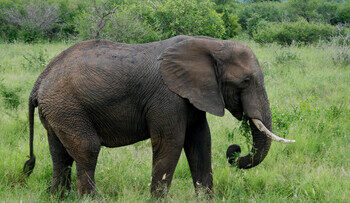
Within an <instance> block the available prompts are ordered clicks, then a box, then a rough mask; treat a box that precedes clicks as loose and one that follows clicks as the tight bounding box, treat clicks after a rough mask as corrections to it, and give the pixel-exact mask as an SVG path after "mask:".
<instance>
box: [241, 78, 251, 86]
mask: <svg viewBox="0 0 350 203" xmlns="http://www.w3.org/2000/svg"><path fill="white" fill-rule="evenodd" d="M249 83H250V78H249V77H246V78H245V79H244V80H243V81H242V84H243V85H248V84H249Z"/></svg>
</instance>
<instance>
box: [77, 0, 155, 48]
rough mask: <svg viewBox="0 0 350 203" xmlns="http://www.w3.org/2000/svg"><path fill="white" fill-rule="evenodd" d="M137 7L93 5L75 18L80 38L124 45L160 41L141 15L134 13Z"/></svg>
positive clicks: (132, 5)
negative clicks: (99, 39) (109, 41)
mask: <svg viewBox="0 0 350 203" xmlns="http://www.w3.org/2000/svg"><path fill="white" fill-rule="evenodd" d="M135 7H136V5H135V4H131V5H116V4H112V5H108V4H100V5H91V6H90V7H88V8H87V11H82V12H81V13H80V14H79V15H78V16H77V17H76V18H75V24H76V25H77V27H76V30H77V32H78V33H79V35H78V36H79V37H80V38H82V39H84V40H86V39H94V38H101V39H106V40H112V41H117V42H124V43H143V42H150V41H156V40H158V39H159V36H158V33H157V32H156V31H155V30H152V29H151V27H150V25H148V24H147V23H145V22H144V21H143V20H142V19H141V17H140V13H135V12H132V10H135ZM136 10H137V9H136Z"/></svg>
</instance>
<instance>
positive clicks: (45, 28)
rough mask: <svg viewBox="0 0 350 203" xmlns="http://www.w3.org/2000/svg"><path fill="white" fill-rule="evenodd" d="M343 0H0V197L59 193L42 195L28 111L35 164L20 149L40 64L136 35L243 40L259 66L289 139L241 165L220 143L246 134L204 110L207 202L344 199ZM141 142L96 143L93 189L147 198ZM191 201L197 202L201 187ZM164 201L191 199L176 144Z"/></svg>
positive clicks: (43, 147) (107, 197)
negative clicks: (27, 167) (26, 171)
mask: <svg viewBox="0 0 350 203" xmlns="http://www.w3.org/2000/svg"><path fill="white" fill-rule="evenodd" d="M349 23H350V1H344V0H338V1H328V0H327V1H326V0H288V1H279V0H270V1H269V0H247V1H243V0H242V1H234V0H186V1H185V0H143V1H137V0H110V1H105V0H96V1H94V0H90V1H84V0H28V1H23V0H2V1H0V200H1V201H5V202H14V201H20V200H25V201H39V202H47V201H58V200H59V199H58V197H56V196H51V195H50V193H49V189H48V188H49V187H50V184H51V175H52V164H51V157H50V154H49V149H48V143H47V138H46V132H45V129H44V128H43V126H42V125H41V123H40V120H39V118H38V115H37V113H36V116H35V135H34V150H35V154H36V156H37V164H36V167H35V169H34V172H33V174H32V175H31V176H30V178H28V179H25V178H24V177H23V175H22V173H21V171H22V167H23V164H24V162H25V161H26V160H27V155H28V154H29V144H28V141H29V136H28V134H29V132H28V118H27V117H28V113H27V112H28V109H27V103H28V101H27V99H28V96H29V93H30V91H31V89H32V87H33V84H34V82H35V80H36V78H37V77H38V75H39V74H40V73H41V71H42V70H43V69H44V67H45V65H46V64H47V63H48V62H49V61H50V60H51V59H52V58H53V57H54V56H56V55H57V54H59V53H60V52H61V51H63V50H64V49H66V48H68V47H69V46H71V45H72V44H74V43H75V42H76V41H81V40H86V39H91V38H101V39H109V40H112V41H118V42H127V43H145V42H152V41H157V40H161V39H166V38H169V37H172V36H176V35H180V34H186V35H206V36H211V37H216V38H222V39H232V40H236V41H242V42H245V43H247V44H248V45H249V46H250V47H251V48H252V49H253V51H254V52H255V53H256V55H257V57H258V59H259V62H260V65H261V67H262V69H263V72H264V75H265V83H266V88H267V93H268V96H269V99H270V104H271V110H272V115H273V126H274V127H273V131H274V132H275V133H276V134H278V135H279V136H281V137H285V138H287V139H295V140H296V143H293V144H288V145H285V144H281V143H273V144H272V146H271V150H270V152H269V154H268V156H267V158H266V159H265V160H264V161H263V163H262V164H260V165H259V166H257V167H255V168H253V169H250V170H238V169H236V168H234V167H231V166H230V165H229V164H228V163H227V161H226V157H225V152H226V149H227V147H228V146H229V145H230V144H232V143H237V144H239V145H240V146H241V147H242V149H243V153H248V149H250V140H251V136H250V135H249V134H246V133H245V130H244V126H243V127H242V125H241V123H240V122H238V121H237V120H236V119H234V118H233V117H232V116H231V115H230V114H229V113H228V112H226V115H225V116H224V117H223V118H220V117H216V116H213V115H210V114H207V117H208V120H209V124H210V128H211V132H212V159H213V173H214V192H215V194H214V200H216V201H225V200H230V201H232V200H233V201H240V200H244V201H252V202H255V201H274V200H275V201H277V202H282V201H283V202H284V201H301V202H304V201H315V202H325V201H327V202H350V190H349V188H350V157H349V154H350V148H349V144H350V137H349V135H350V28H349ZM151 159H152V152H151V144H150V141H144V142H139V143H136V144H134V145H130V146H126V147H122V148H116V149H107V148H103V149H102V151H101V153H100V156H99V162H98V165H97V169H96V170H97V171H96V185H97V190H98V195H97V197H95V198H92V197H89V196H86V197H79V196H77V194H76V189H75V186H76V182H75V180H76V172H75V166H74V165H73V167H74V169H73V190H72V191H71V193H69V194H68V196H67V197H66V199H65V200H71V201H76V202H81V201H96V202H101V201H119V202H124V201H128V202H134V201H145V200H148V199H150V192H149V191H150V187H149V183H150V178H151V167H152V165H151ZM198 198H199V199H197V200H198V201H202V200H203V197H202V196H201V195H200V196H199V197H198ZM167 200H169V201H176V202H183V201H192V200H196V195H195V192H194V187H193V185H192V179H191V175H190V170H189V167H188V164H187V161H186V158H185V156H184V154H183V155H182V156H181V158H180V161H179V164H178V165H177V168H176V172H175V175H174V179H173V182H172V187H171V189H170V191H169V195H168V197H167Z"/></svg>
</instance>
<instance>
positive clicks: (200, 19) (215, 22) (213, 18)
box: [153, 0, 226, 38]
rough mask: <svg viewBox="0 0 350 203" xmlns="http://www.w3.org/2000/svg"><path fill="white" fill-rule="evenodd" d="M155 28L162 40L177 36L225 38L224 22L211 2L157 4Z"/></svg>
mask: <svg viewBox="0 0 350 203" xmlns="http://www.w3.org/2000/svg"><path fill="white" fill-rule="evenodd" d="M155 3H156V5H155V8H154V15H153V16H154V19H153V21H154V22H155V27H156V29H157V30H159V31H160V32H161V33H163V36H162V38H170V37H173V36H176V35H205V36H210V37H216V38H222V37H223V36H225V34H226V33H225V32H226V31H225V27H224V22H223V20H222V19H221V17H220V15H219V14H218V13H217V12H216V11H215V10H214V3H212V2H210V1H209V0H203V1H197V0H187V1H185V0H164V1H162V2H155Z"/></svg>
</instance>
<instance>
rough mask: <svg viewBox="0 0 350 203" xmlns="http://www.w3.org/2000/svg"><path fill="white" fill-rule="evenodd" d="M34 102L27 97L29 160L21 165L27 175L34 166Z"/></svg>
mask: <svg viewBox="0 0 350 203" xmlns="http://www.w3.org/2000/svg"><path fill="white" fill-rule="evenodd" d="M35 103H36V102H34V101H33V99H31V97H30V98H29V106H28V109H29V147H30V154H29V160H28V161H26V163H25V164H24V167H23V173H24V174H25V175H27V176H29V175H30V174H31V173H32V172H33V169H34V166H35V156H34V152H33V140H34V112H35V107H36V105H35Z"/></svg>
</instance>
